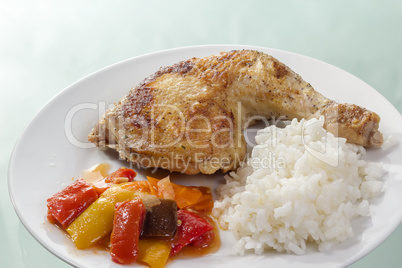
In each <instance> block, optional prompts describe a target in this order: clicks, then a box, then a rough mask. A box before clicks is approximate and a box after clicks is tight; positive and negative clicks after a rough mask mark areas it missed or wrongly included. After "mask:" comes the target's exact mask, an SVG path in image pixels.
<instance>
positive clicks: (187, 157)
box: [88, 50, 383, 174]
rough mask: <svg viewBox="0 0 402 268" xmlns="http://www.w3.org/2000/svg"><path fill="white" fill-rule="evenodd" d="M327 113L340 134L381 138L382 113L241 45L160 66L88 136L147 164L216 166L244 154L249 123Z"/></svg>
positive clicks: (373, 142)
mask: <svg viewBox="0 0 402 268" xmlns="http://www.w3.org/2000/svg"><path fill="white" fill-rule="evenodd" d="M322 115H323V116H324V117H325V123H324V126H325V127H326V129H327V130H328V131H330V132H332V133H333V134H335V135H336V136H340V137H344V138H346V139H347V140H348V141H349V142H351V143H356V144H359V145H363V146H380V145H381V144H382V141H383V138H382V134H381V133H380V132H379V131H378V125H379V121H380V117H379V116H378V115H377V114H375V113H373V112H371V111H368V110H366V109H364V108H362V107H359V106H357V105H353V104H339V103H336V102H334V101H332V100H329V99H327V98H326V97H324V96H323V95H322V94H320V93H318V92H317V91H315V90H314V89H313V88H312V86H311V85H310V84H309V83H307V82H305V81H304V80H303V79H302V78H301V77H300V76H299V75H298V74H296V73H295V72H293V71H292V70H291V69H290V68H289V67H287V66H286V65H284V64H283V63H281V62H279V61H278V60H276V59H275V58H273V57H271V56H269V55H267V54H264V53H261V52H257V51H252V50H239V51H230V52H222V53H220V54H219V55H213V56H209V57H205V58H201V59H200V58H192V59H189V60H186V61H182V62H179V63H177V64H175V65H173V66H170V67H164V68H161V69H160V70H159V71H158V72H156V73H155V74H153V75H151V76H150V77H148V78H146V79H145V80H144V81H143V82H142V83H140V84H139V85H138V86H137V87H135V88H133V89H131V90H130V91H129V93H128V94H127V95H126V96H125V97H124V98H123V99H122V100H121V101H120V102H119V103H117V104H116V105H115V107H114V108H112V109H109V110H108V111H107V112H106V113H105V114H104V115H103V117H102V118H101V120H100V121H99V123H98V124H97V125H96V126H95V128H94V129H93V130H92V131H91V133H90V134H89V136H88V139H89V141H91V142H93V143H95V144H96V145H97V146H99V147H103V146H108V147H111V148H114V149H116V150H117V151H118V152H119V154H120V156H121V157H122V158H124V159H127V160H129V161H131V162H134V163H137V164H139V165H141V166H146V167H161V168H165V169H168V170H170V171H179V172H182V173H186V174H196V173H199V172H201V173H205V174H212V173H214V172H215V171H217V170H222V171H224V172H226V171H229V170H233V169H236V168H237V167H238V166H239V164H240V162H241V161H242V160H244V158H245V156H246V142H245V139H244V137H243V134H242V130H243V129H244V128H246V127H248V126H250V125H251V123H252V122H254V121H256V120H258V119H261V118H272V117H276V118H278V117H280V116H282V117H286V118H287V119H292V118H297V119H301V118H305V119H310V118H318V117H320V116H322Z"/></svg>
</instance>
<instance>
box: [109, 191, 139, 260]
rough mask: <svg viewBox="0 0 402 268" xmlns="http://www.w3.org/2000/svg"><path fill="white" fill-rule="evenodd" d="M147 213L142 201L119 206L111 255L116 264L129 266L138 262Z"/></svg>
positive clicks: (112, 236) (117, 207) (135, 200)
mask: <svg viewBox="0 0 402 268" xmlns="http://www.w3.org/2000/svg"><path fill="white" fill-rule="evenodd" d="M145 212H146V210H145V206H144V204H143V203H142V201H141V200H140V199H131V200H127V201H124V202H122V203H119V204H117V206H116V212H115V216H114V221H113V231H112V235H111V238H110V239H111V241H110V242H111V248H110V254H111V255H112V260H113V261H114V262H116V263H121V264H128V263H132V262H135V261H136V259H137V257H138V245H139V238H140V234H141V230H142V225H143V222H144V219H145Z"/></svg>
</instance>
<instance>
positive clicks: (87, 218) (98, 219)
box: [66, 185, 138, 249]
mask: <svg viewBox="0 0 402 268" xmlns="http://www.w3.org/2000/svg"><path fill="white" fill-rule="evenodd" d="M136 195H138V193H137V192H134V191H130V190H127V189H123V188H122V185H116V186H113V187H111V188H109V189H107V190H106V191H105V192H104V193H103V194H102V195H101V196H100V197H99V198H98V199H97V200H96V201H95V202H93V203H92V204H91V205H90V206H89V207H88V208H87V209H86V210H85V211H84V212H83V213H82V214H81V215H80V216H78V217H77V218H76V219H75V220H74V221H73V222H72V223H71V224H70V225H69V226H68V227H67V229H66V231H67V233H68V234H69V235H70V236H71V238H72V240H73V242H74V243H75V245H76V247H77V248H78V249H86V248H88V247H90V246H92V245H93V244H95V243H96V242H98V241H99V240H100V239H101V238H102V237H104V236H105V235H107V234H110V233H111V232H112V229H113V218H114V213H115V204H116V203H117V202H123V201H125V200H128V199H132V198H134V197H135V196H136Z"/></svg>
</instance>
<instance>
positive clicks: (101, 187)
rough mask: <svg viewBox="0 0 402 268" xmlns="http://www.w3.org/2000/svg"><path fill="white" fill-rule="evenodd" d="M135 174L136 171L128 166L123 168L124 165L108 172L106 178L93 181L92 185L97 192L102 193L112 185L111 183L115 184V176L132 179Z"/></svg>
mask: <svg viewBox="0 0 402 268" xmlns="http://www.w3.org/2000/svg"><path fill="white" fill-rule="evenodd" d="M136 176H137V173H136V172H135V171H134V170H132V169H130V168H125V167H121V168H119V169H118V170H116V171H115V172H113V173H112V174H110V175H109V176H107V177H106V178H104V179H102V180H100V181H98V182H95V184H94V186H95V190H96V191H97V192H98V194H102V193H103V192H104V191H106V190H107V189H109V187H110V186H112V185H113V184H115V179H116V178H121V177H123V178H128V181H129V182H131V181H134V178H135V177H136Z"/></svg>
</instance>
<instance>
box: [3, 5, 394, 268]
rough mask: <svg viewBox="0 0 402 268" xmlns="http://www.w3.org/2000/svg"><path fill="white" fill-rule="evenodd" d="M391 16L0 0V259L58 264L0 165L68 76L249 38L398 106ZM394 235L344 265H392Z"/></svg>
mask: <svg viewBox="0 0 402 268" xmlns="http://www.w3.org/2000/svg"><path fill="white" fill-rule="evenodd" d="M401 26H402V1H386V0H382V1H339V0H338V1H323V0H309V1H280V0H276V1H210V0H203V1H128V0H127V1H120V0H119V1H116V0H114V1H73V0H69V1H64V2H60V1H48V0H36V1H29V0H19V1H12V0H7V1H4V0H1V1H0V88H1V91H0V101H1V105H0V109H1V111H0V116H1V121H0V126H1V128H0V135H1V136H0V142H1V146H0V148H1V149H0V150H1V154H0V159H1V175H0V176H1V177H0V234H1V236H0V237H1V239H0V267H68V265H67V264H65V263H64V262H62V261H61V260H59V259H57V258H56V257H55V256H53V255H52V254H51V253H49V252H47V251H46V250H45V249H44V248H43V247H42V246H41V245H40V244H39V243H37V242H36V240H35V239H34V238H32V237H31V236H30V235H29V233H28V232H27V231H26V230H25V228H24V227H23V226H22V224H21V223H20V222H19V220H18V218H17V216H16V214H15V212H14V209H13V207H12V204H11V202H10V199H9V194H8V190H7V168H8V161H9V157H10V154H11V152H12V149H13V146H14V144H15V142H16V141H17V139H18V137H19V135H20V134H21V132H22V131H23V128H24V126H26V124H27V123H28V121H29V120H30V119H31V118H32V117H33V116H34V114H35V113H36V112H37V111H38V110H39V109H40V107H41V106H43V105H44V104H45V103H46V102H47V101H48V100H50V99H51V98H52V97H53V96H54V95H56V94H57V93H59V92H60V91H61V90H62V89H64V88H65V87H67V86H68V85H70V84H71V83H73V82H74V81H76V80H78V79H80V78H82V77H83V76H85V75H88V74H90V73H92V72H94V71H96V70H98V69H100V68H102V67H105V66H107V65H110V64H113V63H116V62H119V61H121V60H124V59H127V58H131V57H134V56H137V55H141V54H144V53H149V52H154V51H157V50H162V49H168V48H174V47H182V46H189V45H202V44H218V43H223V44H245V45H258V46H265V47H270V48H277V49H282V50H287V51H291V52H296V53H300V54H304V55H307V56H310V57H313V58H317V59H320V60H323V61H325V62H328V63H330V64H333V65H335V66H338V67H340V68H342V69H344V70H346V71H348V72H350V73H352V74H354V75H355V76H357V77H359V78H360V79H362V80H364V81H365V82H367V83H368V84H369V85H371V86H372V87H374V88H375V89H377V90H378V91H379V92H380V93H381V94H383V95H384V96H385V97H386V98H387V99H388V100H389V101H390V102H391V103H392V104H393V105H394V106H396V107H397V109H398V110H399V111H402V89H401V87H402V80H401V78H402V64H401V61H402V30H401ZM34 175H35V176H40V174H34ZM33 178H34V176H33ZM44 187H46V185H44ZM401 194H402V193H401ZM401 205H402V204H401ZM401 207H402V206H401ZM401 240H402V227H401V226H400V227H399V228H398V229H397V230H396V231H395V232H394V234H393V235H392V236H391V237H389V238H388V239H387V240H386V241H385V242H384V243H383V244H382V245H381V246H379V247H378V248H377V249H376V250H374V251H373V252H372V253H371V254H369V255H368V256H366V257H365V258H363V259H362V260H360V261H358V262H357V263H355V264H353V265H352V267H397V266H399V267H402V254H401V253H402V250H401V248H402V241H401ZM267 267H269V263H267Z"/></svg>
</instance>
